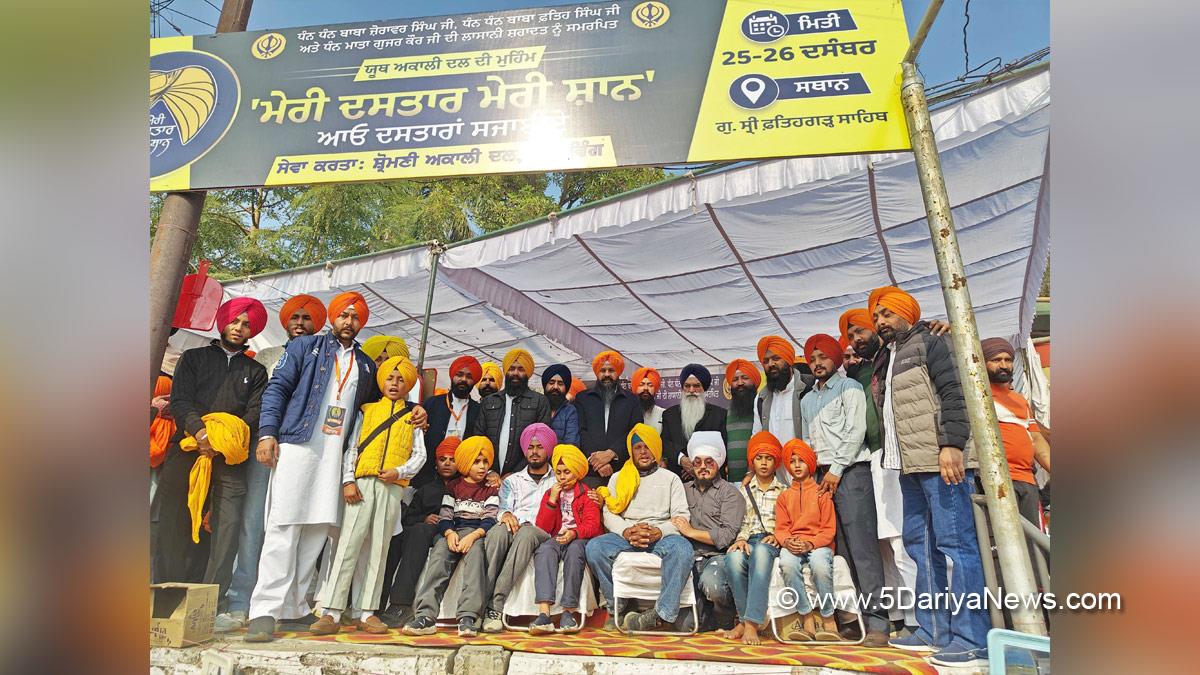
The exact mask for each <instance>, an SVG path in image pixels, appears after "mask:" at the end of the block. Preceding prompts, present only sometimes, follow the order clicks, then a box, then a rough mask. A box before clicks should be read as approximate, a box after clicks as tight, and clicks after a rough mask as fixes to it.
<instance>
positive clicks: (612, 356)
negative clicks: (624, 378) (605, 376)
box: [592, 349, 640, 382]
mask: <svg viewBox="0 0 1200 675" xmlns="http://www.w3.org/2000/svg"><path fill="white" fill-rule="evenodd" d="M605 361H608V362H609V363H611V364H612V367H613V368H616V369H617V377H620V376H621V373H623V372H625V359H623V358H621V355H620V354H618V353H616V352H614V351H612V350H611V349H608V350H605V351H602V352H600V353H599V354H597V355H596V358H594V359H592V372H593V373H595V374H596V377H600V366H602V365H604V362H605ZM639 382H640V380H639Z"/></svg>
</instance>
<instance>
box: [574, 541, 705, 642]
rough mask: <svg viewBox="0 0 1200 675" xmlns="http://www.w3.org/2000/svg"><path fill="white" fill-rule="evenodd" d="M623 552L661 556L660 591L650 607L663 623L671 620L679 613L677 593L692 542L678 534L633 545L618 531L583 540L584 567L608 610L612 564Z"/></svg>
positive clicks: (689, 566) (613, 606) (689, 561)
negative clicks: (584, 543)
mask: <svg viewBox="0 0 1200 675" xmlns="http://www.w3.org/2000/svg"><path fill="white" fill-rule="evenodd" d="M626 551H636V552H645V553H653V554H654V555H656V556H658V557H660V558H662V571H661V576H662V591H661V592H660V593H659V594H658V601H657V602H655V603H654V610H655V611H656V612H658V616H659V617H660V618H661V619H662V620H663V621H667V622H674V621H675V619H676V618H678V616H679V596H680V594H681V593H683V584H684V583H685V582H686V581H687V578H688V574H689V573H690V572H691V571H692V544H691V542H689V541H688V540H687V539H684V538H683V537H681V536H680V535H678V534H672V535H668V536H665V537H663V538H662V539H659V540H658V541H656V542H654V543H653V544H651V545H650V546H649V547H648V548H644V549H641V548H634V547H633V544H630V543H629V542H628V541H626V540H625V538H624V537H622V536H621V535H619V534H616V533H615V532H609V533H607V534H602V535H600V536H599V537H595V538H593V539H589V540H588V543H587V561H588V566H589V567H591V568H592V574H593V575H594V576H595V577H596V579H597V580H598V581H599V582H600V591H601V592H603V593H604V598H605V599H606V600H608V606H609V610H610V611H612V612H615V611H616V604H617V603H616V601H615V600H613V580H612V569H613V563H614V562H615V561H616V559H617V556H618V555H619V554H621V553H624V552H626Z"/></svg>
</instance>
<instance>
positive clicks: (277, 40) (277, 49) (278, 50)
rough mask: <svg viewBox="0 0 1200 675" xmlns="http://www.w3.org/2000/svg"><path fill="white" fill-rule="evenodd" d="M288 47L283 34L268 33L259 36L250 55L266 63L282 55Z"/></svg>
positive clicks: (252, 46) (251, 48) (251, 46)
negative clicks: (285, 47)
mask: <svg viewBox="0 0 1200 675" xmlns="http://www.w3.org/2000/svg"><path fill="white" fill-rule="evenodd" d="M286 45H287V38H285V37H284V36H283V35H282V34H281V33H267V34H266V35H262V36H259V38H258V39H257V40H255V41H254V44H252V45H250V53H251V54H253V55H254V58H256V59H261V60H263V61H265V60H267V59H273V58H275V57H276V56H279V55H280V54H282V53H283V48H284V46H286Z"/></svg>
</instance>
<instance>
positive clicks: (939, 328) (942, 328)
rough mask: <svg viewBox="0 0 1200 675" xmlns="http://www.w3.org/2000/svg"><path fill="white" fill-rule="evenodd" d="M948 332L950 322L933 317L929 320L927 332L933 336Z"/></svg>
mask: <svg viewBox="0 0 1200 675" xmlns="http://www.w3.org/2000/svg"><path fill="white" fill-rule="evenodd" d="M949 332H950V324H948V323H946V322H945V321H938V320H937V319H933V320H931V321H930V322H929V334H930V335H933V336H934V337H940V336H942V335H945V334H946V333H949Z"/></svg>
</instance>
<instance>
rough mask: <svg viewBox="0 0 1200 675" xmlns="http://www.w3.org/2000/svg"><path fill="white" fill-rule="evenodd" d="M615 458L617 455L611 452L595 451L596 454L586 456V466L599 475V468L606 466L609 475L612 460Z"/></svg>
mask: <svg viewBox="0 0 1200 675" xmlns="http://www.w3.org/2000/svg"><path fill="white" fill-rule="evenodd" d="M616 457H617V453H615V452H613V451H612V450H597V451H596V452H593V453H592V454H590V455H588V464H590V465H591V466H592V470H593V471H595V472H596V473H600V468H601V467H604V466H607V467H609V473H610V474H611V473H612V465H611V463H612V461H613V460H614V459H616ZM601 475H603V474H601Z"/></svg>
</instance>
